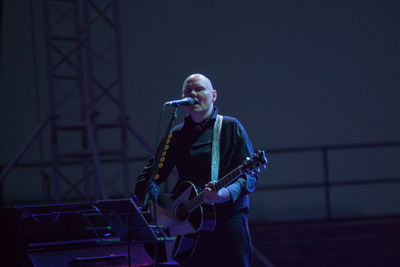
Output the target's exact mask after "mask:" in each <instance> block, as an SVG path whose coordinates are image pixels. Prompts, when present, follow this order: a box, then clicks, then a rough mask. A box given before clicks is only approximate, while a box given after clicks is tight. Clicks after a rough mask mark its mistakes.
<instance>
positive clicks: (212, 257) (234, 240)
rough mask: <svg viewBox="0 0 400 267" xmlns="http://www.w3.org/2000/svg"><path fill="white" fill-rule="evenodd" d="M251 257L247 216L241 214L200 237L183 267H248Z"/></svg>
mask: <svg viewBox="0 0 400 267" xmlns="http://www.w3.org/2000/svg"><path fill="white" fill-rule="evenodd" d="M251 255H252V247H251V239H250V234H249V227H248V223H247V216H246V214H244V213H243V212H240V213H237V214H235V215H234V216H233V217H231V218H230V219H229V220H227V221H225V222H224V223H221V224H220V225H217V227H216V229H215V230H214V231H213V232H210V233H204V234H202V235H201V236H200V238H199V240H198V242H197V245H196V247H195V250H194V253H193V255H192V257H191V258H190V259H189V260H188V261H187V262H184V263H183V264H182V265H181V266H184V267H197V266H199V267H200V266H202V267H217V266H218V267H222V266H230V267H248V266H250V261H251Z"/></svg>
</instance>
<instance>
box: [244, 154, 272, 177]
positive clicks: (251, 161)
mask: <svg viewBox="0 0 400 267" xmlns="http://www.w3.org/2000/svg"><path fill="white" fill-rule="evenodd" d="M267 164H268V160H267V157H266V156H265V152H264V151H262V150H259V151H258V152H257V153H254V154H253V155H252V156H251V158H247V159H246V160H245V161H244V162H243V164H242V165H241V166H240V169H241V170H242V172H244V173H250V172H254V171H255V170H258V171H259V172H260V171H261V167H264V168H266V167H267Z"/></svg>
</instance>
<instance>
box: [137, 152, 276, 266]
mask: <svg viewBox="0 0 400 267" xmlns="http://www.w3.org/2000/svg"><path fill="white" fill-rule="evenodd" d="M267 163H268V161H267V158H266V157H265V152H264V151H259V152H257V153H255V154H254V155H253V156H252V157H251V158H247V159H246V160H245V161H244V162H243V163H242V164H241V165H239V166H238V167H236V168H235V169H233V170H232V171H230V172H229V173H228V174H226V175H225V176H224V177H222V178H219V179H218V181H217V182H215V183H214V190H215V191H218V190H220V189H221V188H223V187H225V186H227V185H229V184H230V183H232V182H233V181H235V180H236V179H237V178H238V177H240V176H241V175H243V174H245V173H251V172H254V170H258V171H261V170H260V167H262V166H264V167H266V164H267ZM174 192H175V193H174V194H173V195H172V196H171V197H167V198H166V199H163V200H162V201H160V202H161V203H162V206H158V207H157V212H156V216H157V222H158V225H161V227H160V228H158V229H160V230H155V231H158V232H159V233H158V235H159V236H164V237H168V238H167V239H168V240H167V241H165V240H164V241H163V242H158V245H157V251H155V248H156V246H155V245H154V244H153V243H147V244H145V248H146V250H147V253H148V254H149V256H150V257H152V258H153V259H157V261H158V262H164V261H169V260H175V261H178V262H180V263H182V262H184V261H185V260H187V259H188V258H189V257H190V256H191V255H192V254H193V250H194V248H195V246H196V243H197V240H198V237H199V233H201V232H204V231H213V230H214V229H215V225H216V220H215V208H214V206H210V205H207V204H204V192H199V190H197V188H196V186H195V185H194V184H193V183H191V182H189V181H184V182H182V183H180V184H179V185H178V186H177V187H176V189H175V190H174ZM160 234H161V235H160ZM156 252H157V253H156ZM156 255H157V256H156Z"/></svg>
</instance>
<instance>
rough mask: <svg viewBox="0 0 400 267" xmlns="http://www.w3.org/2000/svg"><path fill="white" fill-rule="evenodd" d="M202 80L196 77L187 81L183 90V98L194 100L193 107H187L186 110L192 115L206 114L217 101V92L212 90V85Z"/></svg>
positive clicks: (200, 77)
mask: <svg viewBox="0 0 400 267" xmlns="http://www.w3.org/2000/svg"><path fill="white" fill-rule="evenodd" d="M206 79H207V78H202V76H195V77H193V78H189V79H187V80H186V81H185V83H184V85H183V90H182V97H191V98H193V99H194V103H195V104H194V105H193V106H185V110H186V112H187V113H189V114H190V115H192V116H193V115H199V114H206V113H207V111H209V110H210V109H212V107H213V102H214V101H215V100H216V97H217V94H216V91H215V90H213V89H212V85H211V83H210V82H209V81H208V80H206Z"/></svg>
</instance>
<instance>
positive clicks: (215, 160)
mask: <svg viewBox="0 0 400 267" xmlns="http://www.w3.org/2000/svg"><path fill="white" fill-rule="evenodd" d="M222 119H223V117H222V116H221V115H217V119H216V120H215V123H214V131H213V140H212V150H211V153H212V154H211V181H212V182H216V181H218V171H219V139H220V136H221V128H222Z"/></svg>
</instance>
